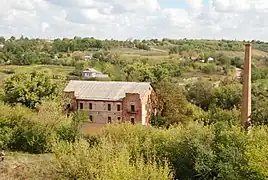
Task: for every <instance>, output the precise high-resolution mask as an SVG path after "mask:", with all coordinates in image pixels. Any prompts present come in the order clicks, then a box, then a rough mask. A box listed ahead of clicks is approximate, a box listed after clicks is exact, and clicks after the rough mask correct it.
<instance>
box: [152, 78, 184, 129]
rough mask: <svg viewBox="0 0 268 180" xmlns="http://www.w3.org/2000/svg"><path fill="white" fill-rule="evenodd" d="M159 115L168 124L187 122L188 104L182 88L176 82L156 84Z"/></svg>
mask: <svg viewBox="0 0 268 180" xmlns="http://www.w3.org/2000/svg"><path fill="white" fill-rule="evenodd" d="M156 94H157V99H158V101H157V109H158V116H159V117H161V118H163V119H164V120H165V121H166V124H167V125H169V124H177V123H185V122H186V121H187V119H189V118H187V114H188V107H189V106H188V105H189V103H188V102H187V99H186V98H185V96H184V94H183V92H182V90H181V89H180V87H179V86H177V85H176V84H174V83H171V82H167V81H162V82H160V83H158V84H157V85H156Z"/></svg>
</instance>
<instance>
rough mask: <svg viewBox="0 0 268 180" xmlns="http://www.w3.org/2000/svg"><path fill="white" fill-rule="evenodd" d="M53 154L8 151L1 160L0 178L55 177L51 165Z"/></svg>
mask: <svg viewBox="0 0 268 180" xmlns="http://www.w3.org/2000/svg"><path fill="white" fill-rule="evenodd" d="M51 160H52V156H51V155H49V154H46V155H31V154H26V153H18V152H7V155H6V159H5V160H4V161H3V162H0V180H13V179H21V180H27V179H51V180H53V179H55V176H54V173H55V172H54V173H52V172H53V170H52V169H50V168H51V167H52V166H51Z"/></svg>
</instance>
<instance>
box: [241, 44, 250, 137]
mask: <svg viewBox="0 0 268 180" xmlns="http://www.w3.org/2000/svg"><path fill="white" fill-rule="evenodd" d="M241 124H242V126H243V127H244V129H245V131H246V133H249V132H250V127H251V44H246V45H245V59H244V71H243V94H242V108H241Z"/></svg>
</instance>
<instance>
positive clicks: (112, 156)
mask: <svg viewBox="0 0 268 180" xmlns="http://www.w3.org/2000/svg"><path fill="white" fill-rule="evenodd" d="M54 153H55V155H56V162H57V166H56V167H55V168H57V170H58V171H59V172H60V173H61V174H62V176H63V177H66V178H71V179H159V180H160V179H161V180H162V179H166V180H168V179H170V178H172V175H170V170H169V168H168V166H167V165H166V164H165V165H163V166H159V165H157V163H156V161H155V160H153V159H152V160H150V161H145V160H144V159H143V158H142V156H139V155H138V156H139V157H137V158H136V160H135V161H132V162H131V161H129V159H130V157H131V154H130V152H129V151H128V150H127V148H126V147H125V145H124V144H117V145H115V144H112V143H110V142H108V141H107V140H105V139H104V140H103V142H102V143H101V144H100V145H98V146H94V147H92V148H90V147H89V144H88V143H87V142H85V141H83V140H81V141H79V142H77V143H74V144H65V143H64V144H63V143H61V144H59V145H58V146H57V147H55V148H54Z"/></svg>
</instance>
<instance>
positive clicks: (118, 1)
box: [0, 0, 268, 40]
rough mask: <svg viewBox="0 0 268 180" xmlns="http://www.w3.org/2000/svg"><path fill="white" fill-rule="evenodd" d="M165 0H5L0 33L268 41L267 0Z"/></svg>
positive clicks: (0, 20) (8, 34) (0, 18)
mask: <svg viewBox="0 0 268 180" xmlns="http://www.w3.org/2000/svg"><path fill="white" fill-rule="evenodd" d="M164 1H165V0H131V1H126V0H2V1H1V6H0V36H1V35H3V36H11V35H13V36H20V35H22V34H23V35H24V36H30V37H42V38H57V37H74V36H94V37H97V38H101V39H104V38H114V39H127V38H129V37H133V38H163V37H170V38H185V37H186V38H210V39H211V38H217V39H222V38H227V39H261V40H268V35H266V33H265V32H267V31H268V21H266V19H267V18H266V17H267V15H268V1H267V0H180V1H174V4H172V5H174V6H175V7H176V6H177V7H180V8H163V7H162V6H161V4H162V3H163V2H164ZM181 1H184V2H185V3H186V4H187V6H185V7H181ZM176 3H177V4H176Z"/></svg>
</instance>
